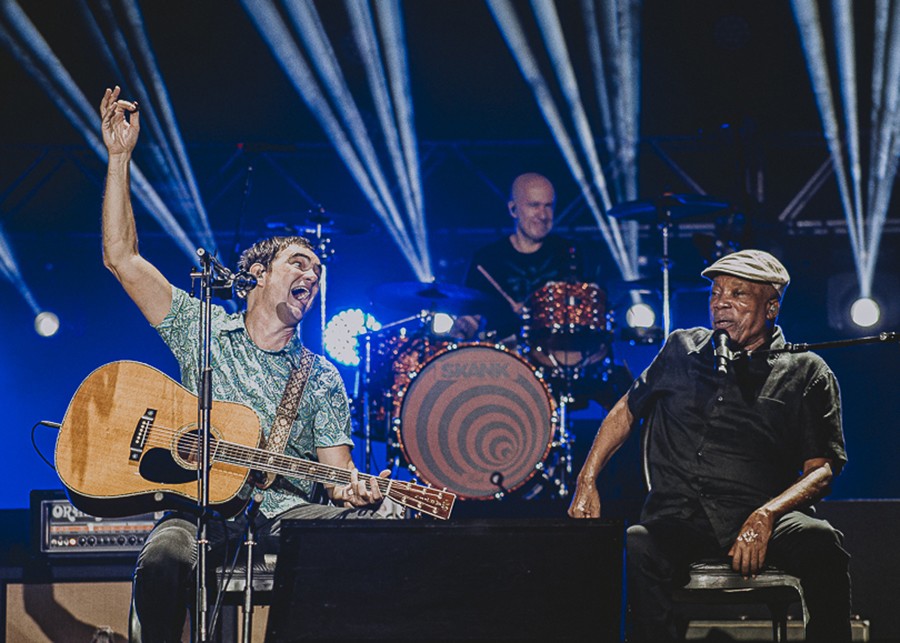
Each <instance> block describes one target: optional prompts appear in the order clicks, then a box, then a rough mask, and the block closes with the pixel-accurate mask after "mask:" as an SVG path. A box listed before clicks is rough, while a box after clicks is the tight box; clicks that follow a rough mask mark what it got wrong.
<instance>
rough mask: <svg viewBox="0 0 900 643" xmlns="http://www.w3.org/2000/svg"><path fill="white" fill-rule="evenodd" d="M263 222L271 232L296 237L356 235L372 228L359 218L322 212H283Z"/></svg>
mask: <svg viewBox="0 0 900 643" xmlns="http://www.w3.org/2000/svg"><path fill="white" fill-rule="evenodd" d="M264 222H265V226H266V229H267V230H269V231H271V232H275V233H280V234H298V235H316V234H322V235H356V234H362V233H364V232H368V231H369V229H370V228H371V227H372V224H371V223H370V222H368V221H365V220H363V219H361V218H360V217H357V216H354V215H349V214H336V213H334V212H327V211H323V210H311V211H309V212H285V213H282V214H276V215H272V216H269V217H266V219H265V221H264Z"/></svg>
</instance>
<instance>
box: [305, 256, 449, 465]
mask: <svg viewBox="0 0 900 643" xmlns="http://www.w3.org/2000/svg"><path fill="white" fill-rule="evenodd" d="M323 269H324V266H323ZM323 275H324V273H323ZM323 302H324V300H323ZM431 317H432V313H430V312H429V311H427V310H423V311H420V312H419V313H417V314H415V315H410V316H409V317H404V318H403V319H398V320H397V321H394V322H391V323H389V324H385V325H383V326H382V327H381V328H379V329H378V330H376V331H368V332H365V333H360V334H359V335H357V341H359V339H360V338H362V341H363V342H364V346H363V358H361V359H360V366H361V367H362V368H361V369H360V370H361V377H360V378H359V381H360V384H361V385H360V389H361V396H362V422H363V442H364V453H365V464H364V467H365V473H375V470H374V460H373V457H372V419H371V415H372V413H371V411H372V401H373V400H372V391H371V388H372V387H371V379H370V378H371V376H372V335H376V334H378V333H382V332H384V331H386V330H389V329H391V328H396V327H397V326H401V325H403V324H408V323H410V322H412V321H415V320H419V321H421V322H422V325H423V326H425V325H426V324H428V320H429V319H430V318H431ZM322 338H323V342H324V338H325V335H324V327H323V334H322ZM357 397H359V394H358V395H357ZM385 421H386V422H387V424H388V426H387V428H386V439H387V440H388V441H389V440H390V434H391V430H392V429H393V427H392V426H391V418H390V414H388V417H387V418H385ZM393 460H394V461H395V462H394V465H393V467H392V468H394V469H396V468H397V467H399V457H398V456H396V455H395V456H394V457H393Z"/></svg>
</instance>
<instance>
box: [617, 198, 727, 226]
mask: <svg viewBox="0 0 900 643" xmlns="http://www.w3.org/2000/svg"><path fill="white" fill-rule="evenodd" d="M729 207H731V206H730V205H729V204H728V203H726V202H724V201H720V200H719V199H714V198H713V197H710V196H706V195H703V194H673V193H671V192H667V193H665V194H663V195H661V196H660V197H658V198H656V199H646V200H642V201H627V202H625V203H620V204H618V205H615V206H613V207H611V208H610V209H609V216H611V217H613V218H614V219H622V220H625V221H637V222H638V223H657V222H660V221H663V220H664V219H665V218H666V215H668V218H669V220H670V221H681V220H683V219H693V218H697V217H700V218H702V217H707V216H711V215H713V214H717V213H719V212H720V211H722V210H725V209H727V208H729Z"/></svg>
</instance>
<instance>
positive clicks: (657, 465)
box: [628, 327, 847, 547]
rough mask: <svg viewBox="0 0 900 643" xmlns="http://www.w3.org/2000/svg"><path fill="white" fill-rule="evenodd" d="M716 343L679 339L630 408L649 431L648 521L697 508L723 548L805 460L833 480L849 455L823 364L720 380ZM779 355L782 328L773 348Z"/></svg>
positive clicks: (700, 334)
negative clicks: (828, 469)
mask: <svg viewBox="0 0 900 643" xmlns="http://www.w3.org/2000/svg"><path fill="white" fill-rule="evenodd" d="M711 337H712V331H711V330H709V329H705V328H693V329H689V330H678V331H675V332H673V333H672V334H671V335H670V336H669V338H668V339H667V341H666V344H665V345H664V347H663V348H662V350H661V351H660V353H659V354H658V355H657V356H656V358H655V359H654V361H653V363H651V364H650V366H649V367H648V368H647V370H645V371H644V373H643V374H641V376H640V377H639V378H638V379H637V380H636V381H635V382H634V384H633V385H632V387H631V389H630V390H629V392H628V406H629V409H630V410H631V413H632V414H633V415H634V417H636V418H644V419H646V420H647V421H648V422H649V427H650V444H649V451H648V465H649V468H650V478H651V483H652V489H651V491H650V493H649V495H648V497H647V500H646V502H645V504H644V509H643V512H642V520H645V521H647V520H652V519H653V518H658V517H667V516H670V517H679V518H683V519H686V520H688V519H690V518H691V516H693V515H696V512H697V510H698V507H699V508H700V509H702V511H703V513H704V514H706V517H707V518H708V519H709V522H710V524H711V525H712V527H713V529H714V531H715V536H716V538H717V539H718V541H719V543H720V545H722V546H723V547H724V546H728V545H729V544H730V543H731V542H732V541H733V540H734V538H735V537H736V536H737V532H738V529H740V527H741V525H742V524H743V522H744V520H746V518H747V516H749V514H750V513H751V512H753V510H754V509H756V508H758V507H760V506H762V505H763V504H765V503H766V502H767V501H768V500H769V499H771V498H773V497H775V496H777V495H778V494H780V493H781V492H783V491H784V490H785V489H787V488H788V487H789V486H790V485H791V484H793V483H794V482H795V481H796V480H797V478H798V476H799V474H800V473H801V472H802V468H803V463H804V462H805V461H806V460H809V459H811V458H829V459H831V460H832V462H833V467H834V469H835V473H837V472H838V471H839V470H840V469H841V467H842V466H843V465H844V463H845V462H846V461H847V456H846V453H845V449H844V438H843V430H842V428H841V403H840V392H839V389H838V383H837V380H836V378H835V376H834V374H833V373H832V372H831V370H830V369H829V368H828V365H827V364H826V363H825V361H824V360H823V359H822V358H821V357H819V356H818V355H815V354H813V353H796V354H791V353H777V354H771V355H768V356H763V355H760V356H759V357H756V358H751V359H747V358H743V359H738V360H735V361H733V362H731V363H730V364H729V369H728V373H727V375H719V374H718V373H716V372H715V369H714V364H715V359H714V355H713V347H712V342H711V341H710V339H711ZM783 346H784V337H783V335H782V333H781V329H780V328H778V327H776V329H775V332H774V334H773V337H772V340H771V344H770V345H769V346H768V347H771V348H780V347H783ZM763 348H766V347H765V346H764V347H763Z"/></svg>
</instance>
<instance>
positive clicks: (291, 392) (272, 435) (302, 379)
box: [259, 346, 316, 489]
mask: <svg viewBox="0 0 900 643" xmlns="http://www.w3.org/2000/svg"><path fill="white" fill-rule="evenodd" d="M315 359H316V356H315V354H313V352H312V351H311V350H309V349H308V348H306V346H304V347H302V350H301V353H300V365H299V366H298V367H297V368H293V369H291V376H290V377H289V378H288V381H287V384H286V385H285V387H284V393H283V394H282V396H281V403H280V404H279V405H278V409H277V410H276V411H275V421H274V422H273V423H272V429H271V430H270V431H269V438H268V439H267V440H266V445H265V449H266V451H270V452H272V453H277V454H281V453H284V448H285V447H286V446H287V440H288V436H289V435H290V434H291V427H292V426H293V425H294V420H295V419H296V417H297V407H298V406H299V405H300V398H301V397H302V396H303V389H304V388H306V382H307V380H308V379H309V373H310V371H312V365H313V361H315ZM275 477H276V474H274V473H262V474H260V482H259V487H260V488H262V489H267V488H269V487H270V486H272V483H273V482H275Z"/></svg>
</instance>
